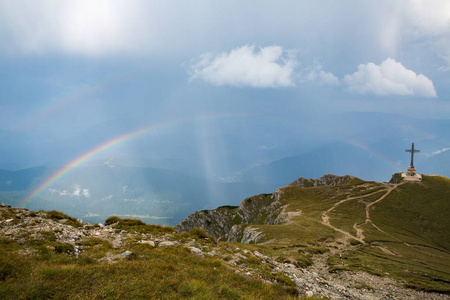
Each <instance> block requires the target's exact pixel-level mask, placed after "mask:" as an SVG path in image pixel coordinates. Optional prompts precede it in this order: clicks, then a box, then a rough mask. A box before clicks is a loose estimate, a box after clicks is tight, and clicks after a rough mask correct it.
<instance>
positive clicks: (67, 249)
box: [55, 244, 75, 254]
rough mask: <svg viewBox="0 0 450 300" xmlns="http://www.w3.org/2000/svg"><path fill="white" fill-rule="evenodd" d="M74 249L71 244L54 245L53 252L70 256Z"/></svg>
mask: <svg viewBox="0 0 450 300" xmlns="http://www.w3.org/2000/svg"><path fill="white" fill-rule="evenodd" d="M74 250H75V249H74V247H73V245H71V244H57V245H55V252H56V253H66V254H71V253H73V251H74Z"/></svg>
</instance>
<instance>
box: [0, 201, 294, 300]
mask: <svg viewBox="0 0 450 300" xmlns="http://www.w3.org/2000/svg"><path fill="white" fill-rule="evenodd" d="M266 261H271V260H270V259H269V258H268V257H266V256H264V255H262V254H260V253H258V252H255V251H248V250H245V249H240V248H238V247H236V246H233V245H230V244H217V243H216V242H215V240H214V239H213V238H211V237H209V236H208V235H207V234H206V232H204V231H203V230H201V229H195V230H192V231H191V232H190V233H187V232H183V233H176V232H175V230H174V229H173V227H162V226H159V225H147V224H145V223H143V222H142V221H140V220H136V219H121V218H118V217H110V218H108V219H107V220H106V222H105V225H103V224H96V225H93V224H88V223H82V222H80V221H79V220H77V219H75V218H72V217H70V216H68V215H65V214H63V213H61V212H58V211H48V212H46V211H39V212H33V211H29V210H26V209H22V208H12V207H10V206H6V205H4V204H2V203H0V299H180V298H188V299H191V298H195V299H294V298H297V297H296V295H297V294H298V291H297V290H296V288H295V283H294V282H293V281H292V280H291V279H290V278H289V277H288V276H287V275H285V274H283V272H282V270H281V269H280V267H279V265H281V263H278V262H273V261H271V263H268V262H266Z"/></svg>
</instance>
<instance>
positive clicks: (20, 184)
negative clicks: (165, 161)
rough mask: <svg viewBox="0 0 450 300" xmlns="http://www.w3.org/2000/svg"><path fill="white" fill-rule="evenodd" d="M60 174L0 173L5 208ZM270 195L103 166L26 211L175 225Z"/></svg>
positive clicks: (253, 188) (248, 187)
mask: <svg viewBox="0 0 450 300" xmlns="http://www.w3.org/2000/svg"><path fill="white" fill-rule="evenodd" d="M57 170H58V169H57V168H50V167H38V168H31V169H24V170H19V171H7V170H0V202H4V203H6V204H9V205H12V206H16V207H17V206H21V205H23V204H24V199H25V198H26V197H27V195H29V194H30V193H31V192H32V191H33V190H35V189H36V188H37V187H38V186H40V185H41V184H42V183H43V182H45V181H46V180H47V179H48V178H50V177H51V176H52V175H53V174H55V172H57ZM270 190H271V187H268V186H267V185H263V184H254V183H225V182H214V181H210V180H206V179H202V178H198V177H194V176H189V175H186V174H184V173H181V172H177V171H170V170H164V169H156V168H138V167H122V166H117V165H115V166H112V165H108V164H104V165H101V166H96V167H77V168H74V169H73V170H71V171H70V172H68V173H67V174H65V175H64V176H62V177H60V178H58V180H55V181H54V182H52V183H51V184H50V185H49V186H47V187H45V188H43V189H42V191H41V192H40V193H39V194H37V195H36V197H34V198H33V199H31V200H30V201H28V202H27V203H26V207H27V208H29V209H33V210H40V209H46V210H55V209H56V210H60V211H64V212H66V213H68V214H71V215H72V216H74V217H76V218H81V219H83V220H85V221H90V222H103V221H104V220H105V219H106V218H107V217H109V216H111V215H120V216H124V217H134V218H139V219H142V220H144V221H146V222H148V223H153V224H164V225H174V224H176V223H177V222H179V221H181V220H182V219H183V218H185V217H186V215H188V214H190V213H192V212H194V211H195V210H197V209H206V208H212V207H215V206H218V205H221V203H234V204H237V203H239V201H240V200H241V199H242V198H245V197H248V196H250V195H252V194H255V193H259V192H261V191H270Z"/></svg>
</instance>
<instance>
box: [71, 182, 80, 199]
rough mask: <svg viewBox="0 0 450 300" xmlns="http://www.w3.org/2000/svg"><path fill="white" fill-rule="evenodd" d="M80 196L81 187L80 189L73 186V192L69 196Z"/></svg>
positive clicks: (77, 186)
mask: <svg viewBox="0 0 450 300" xmlns="http://www.w3.org/2000/svg"><path fill="white" fill-rule="evenodd" d="M80 194H81V187H80V185H78V184H74V185H73V192H72V195H71V196H74V197H79V196H80Z"/></svg>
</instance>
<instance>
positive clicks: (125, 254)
mask: <svg viewBox="0 0 450 300" xmlns="http://www.w3.org/2000/svg"><path fill="white" fill-rule="evenodd" d="M132 254H133V252H131V251H129V250H127V251H125V252H123V253H122V254H121V255H122V257H128V256H130V255H132Z"/></svg>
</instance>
